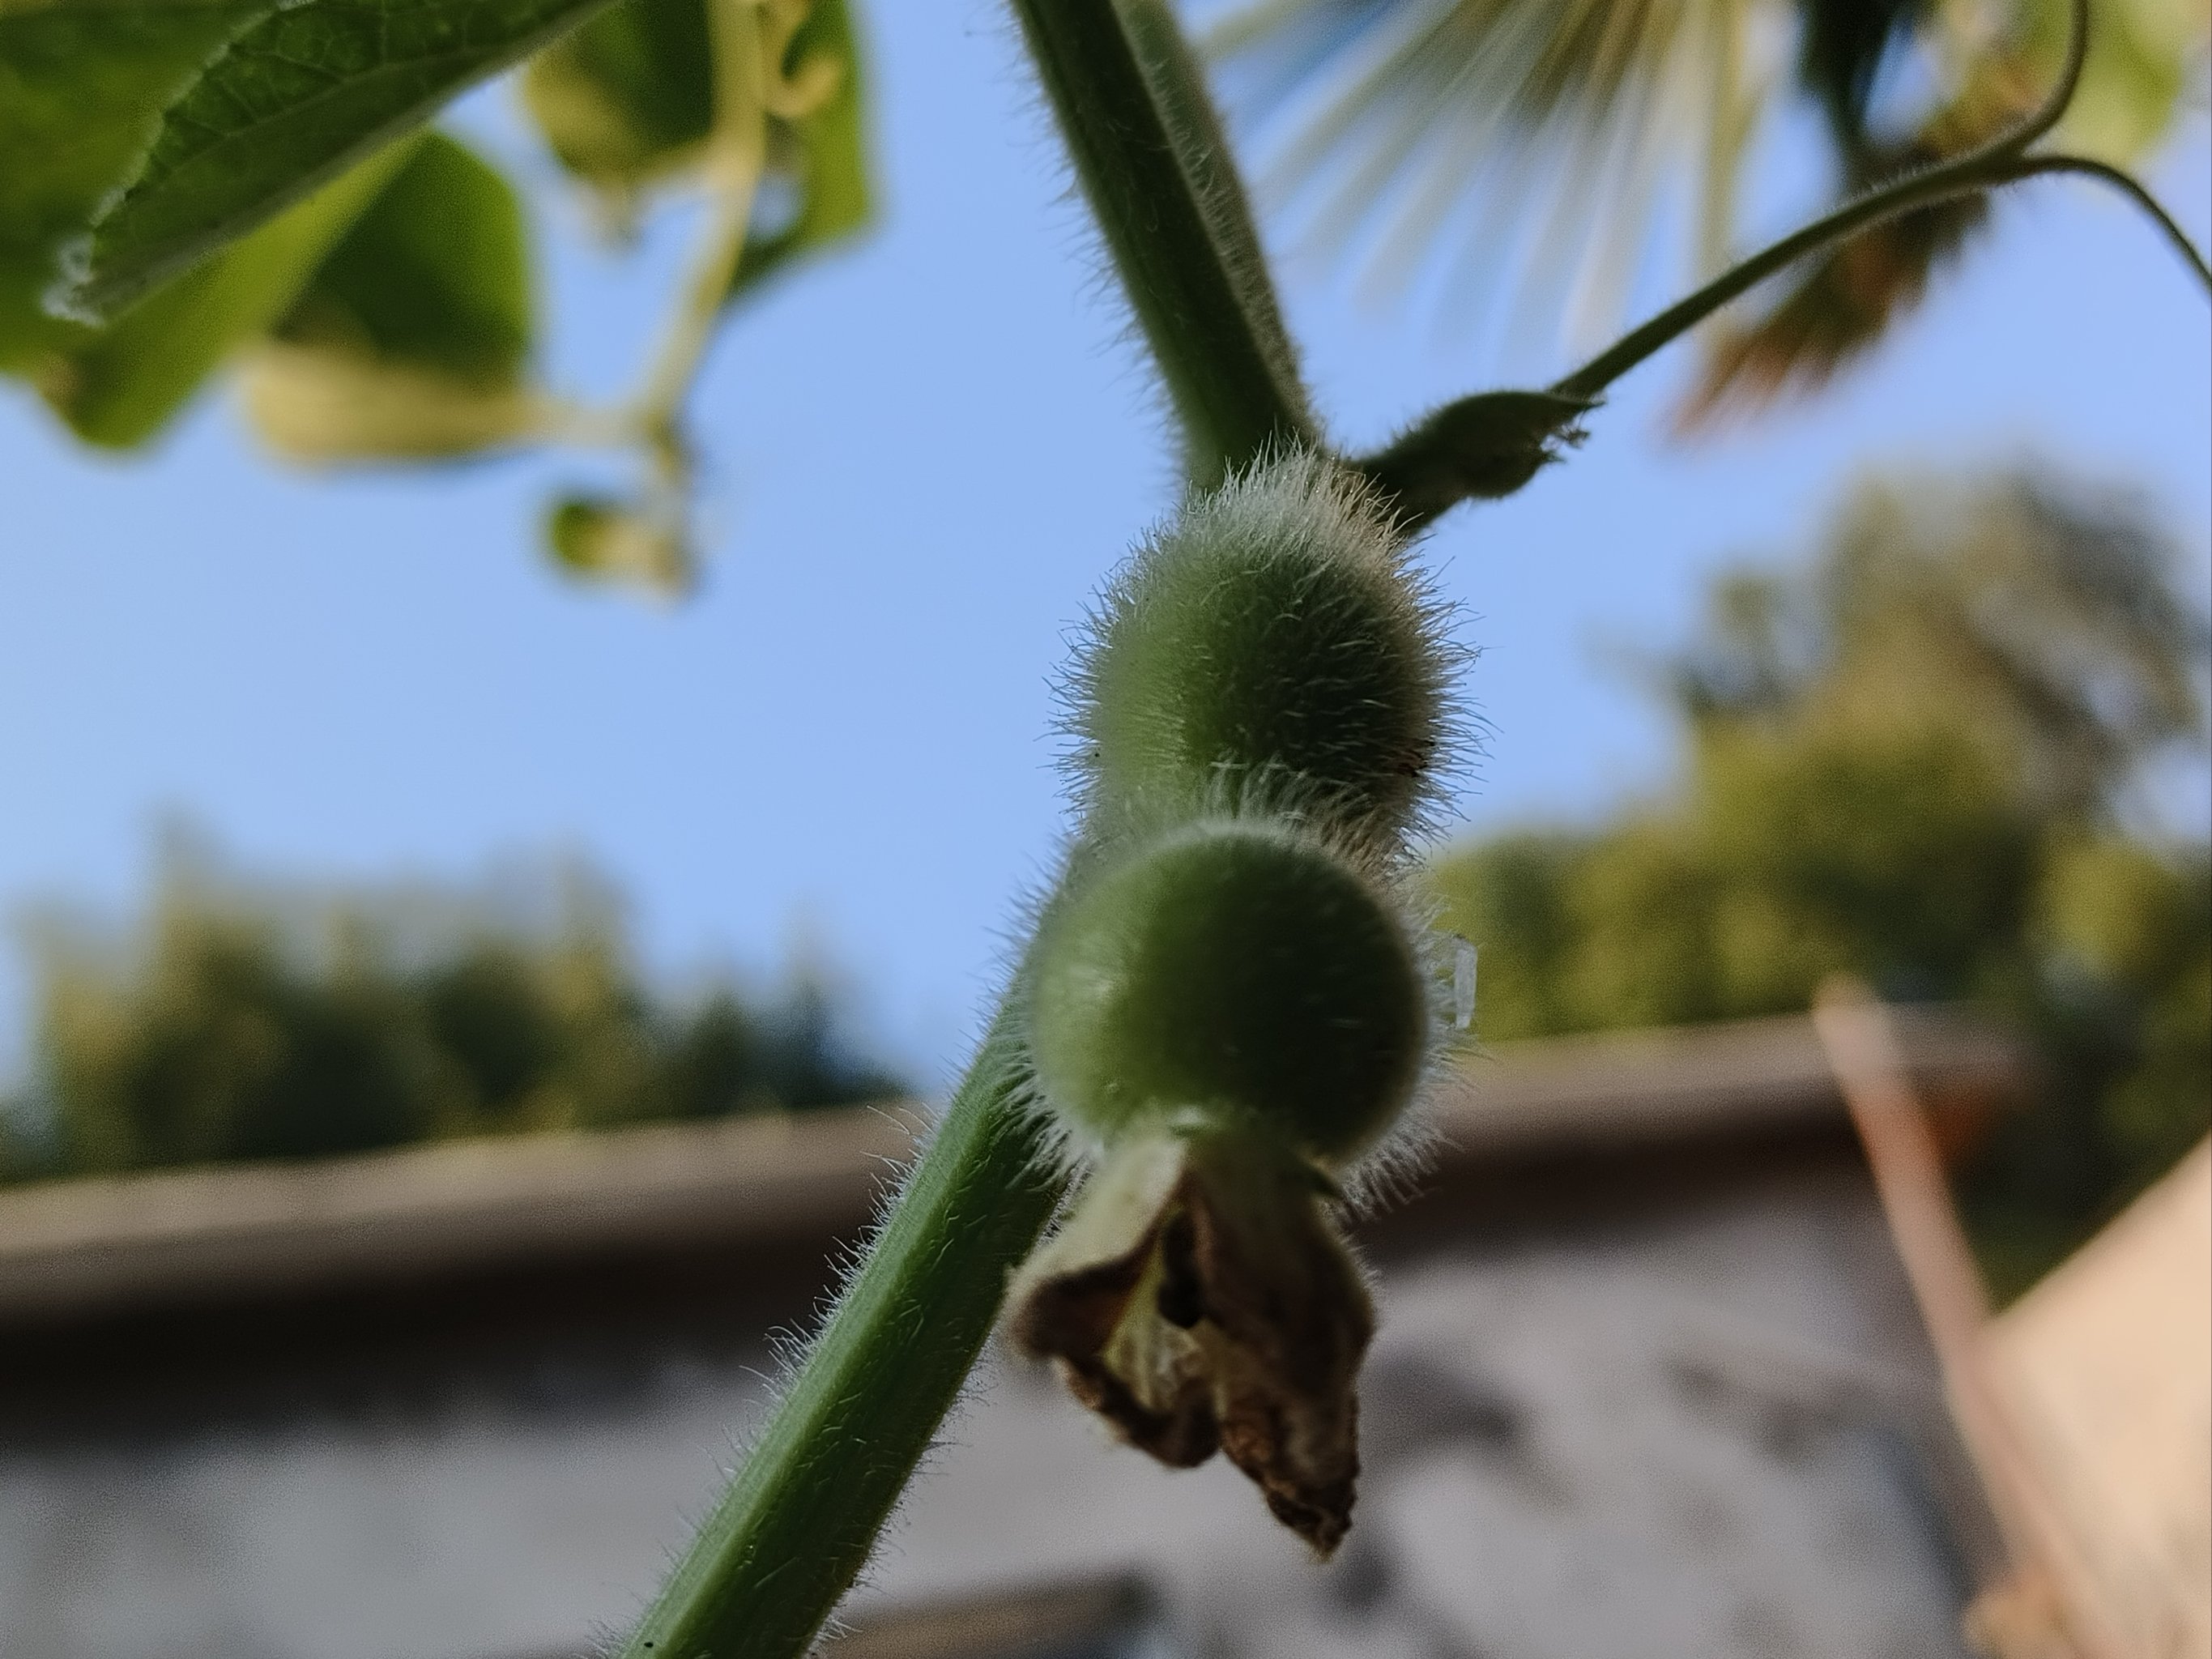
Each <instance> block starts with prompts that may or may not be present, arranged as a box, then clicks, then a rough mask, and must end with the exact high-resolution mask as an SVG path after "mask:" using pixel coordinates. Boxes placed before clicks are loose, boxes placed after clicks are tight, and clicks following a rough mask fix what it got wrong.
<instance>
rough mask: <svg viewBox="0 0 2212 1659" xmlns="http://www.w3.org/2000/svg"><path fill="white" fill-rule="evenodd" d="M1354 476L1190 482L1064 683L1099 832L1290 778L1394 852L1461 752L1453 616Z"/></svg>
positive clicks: (1314, 463)
mask: <svg viewBox="0 0 2212 1659" xmlns="http://www.w3.org/2000/svg"><path fill="white" fill-rule="evenodd" d="M1406 553H1407V544H1406V540H1405V538H1404V537H1403V536H1402V535H1401V533H1400V532H1399V531H1398V530H1397V529H1396V528H1395V525H1394V522H1393V520H1392V518H1391V516H1390V513H1389V510H1388V508H1387V506H1386V505H1385V503H1384V502H1383V500H1382V499H1381V498H1380V497H1379V496H1378V495H1376V492H1375V491H1374V489H1372V487H1371V486H1370V484H1369V483H1367V482H1366V481H1365V480H1364V479H1363V478H1362V477H1359V476H1358V475H1357V474H1355V473H1353V472H1352V471H1350V470H1349V469H1347V468H1346V467H1345V466H1344V465H1341V464H1340V463H1339V462H1336V461H1334V460H1333V459H1329V458H1328V457H1326V456H1323V455H1320V454H1316V453H1312V452H1310V451H1297V452H1293V453H1289V454H1286V455H1283V456H1279V457H1277V458H1275V459H1272V460H1269V461H1266V462H1263V463H1261V464H1260V465H1256V466H1255V467H1254V468H1252V469H1251V470H1250V471H1248V472H1245V473H1243V474H1241V475H1239V476H1237V477H1233V478H1231V480H1230V481H1229V482H1228V483H1226V484H1225V485H1223V486H1222V487H1221V488H1219V489H1213V490H1210V491H1207V492H1206V493H1204V494H1201V495H1194V496H1193V497H1192V498H1191V499H1190V500H1189V501H1187V502H1186V503H1185V504H1184V506H1183V507H1182V511H1181V512H1180V513H1178V514H1177V515H1176V518H1175V519H1174V520H1172V521H1171V522H1170V524H1169V525H1167V526H1165V527H1164V529H1162V530H1161V531H1159V532H1156V533H1155V534H1154V535H1153V536H1152V537H1151V538H1149V539H1148V540H1147V541H1146V543H1145V544H1143V545H1142V546H1140V547H1139V549H1138V550H1137V552H1136V553H1135V555H1134V556H1133V557H1132V558H1131V559H1130V561H1129V562H1128V563H1127V565H1126V566H1125V567H1124V568H1122V570H1121V572H1120V573H1119V574H1118V575H1117V576H1116V578H1115V580H1114V582H1113V584H1112V585H1111V586H1110V587H1109V589H1108V592H1107V593H1106V596H1105V598H1104V599H1103V602H1102V603H1101V605H1099V607H1098V609H1097V612H1096V613H1095V615H1094V616H1093V617H1092V619H1091V623H1092V626H1091V638H1090V641H1089V642H1088V644H1087V645H1086V646H1085V647H1084V649H1083V650H1082V651H1081V653H1080V655H1079V661H1078V665H1077V669H1076V672H1075V676H1074V680H1073V685H1072V687H1071V688H1070V695H1069V698H1068V701H1069V703H1070V720H1069V724H1070V726H1071V727H1072V729H1073V732H1074V735H1075V737H1076V738H1077V739H1078V746H1077V750H1076V752H1075V754H1074V756H1073V762H1074V765H1075V769H1076V770H1077V773H1078V775H1079V793H1080V795H1081V797H1082V800H1083V804H1084V805H1085V808H1086V811H1087V815H1088V817H1090V819H1091V822H1092V823H1093V824H1094V825H1096V824H1097V823H1101V822H1106V823H1110V822H1112V821H1113V820H1114V819H1115V817H1117V816H1118V815H1120V814H1121V813H1123V812H1126V811H1129V810H1130V809H1132V808H1137V809H1140V810H1143V811H1152V812H1159V811H1175V810H1176V809H1177V808H1181V809H1182V810H1184V811H1195V810H1199V809H1200V807H1202V806H1203V805H1204V804H1205V803H1206V802H1207V801H1209V800H1211V799H1217V798H1218V795H1219V793H1220V792H1221V790H1222V788H1223V787H1224V786H1225V785H1227V786H1229V787H1231V789H1232V790H1234V789H1237V788H1240V787H1244V786H1245V785H1247V784H1249V783H1257V784H1259V785H1261V786H1262V787H1265V786H1266V785H1267V783H1268V782H1269V781H1270V780H1280V779H1294V780H1296V781H1297V786H1298V787H1299V789H1300V790H1301V792H1302V793H1303V794H1304V796H1305V797H1306V799H1308V800H1309V801H1310V804H1311V806H1312V808H1313V810H1314V811H1317V812H1319V813H1320V814H1322V816H1323V817H1325V818H1326V819H1327V821H1328V823H1329V824H1330V825H1331V827H1332V828H1333V829H1334V831H1335V832H1336V833H1338V834H1339V835H1340V836H1342V837H1344V838H1346V839H1347V840H1349V841H1351V842H1355V843H1357V844H1358V846H1360V847H1361V848H1364V849H1366V850H1369V851H1372V852H1375V853H1378V854H1387V855H1393V856H1395V854H1396V853H1397V852H1398V851H1399V850H1400V849H1401V847H1402V844H1403V841H1404V838H1405V836H1407V833H1408V832H1409V831H1411V830H1412V829H1415V828H1417V827H1418V826H1419V821H1420V818H1421V816H1422V813H1423V811H1424V809H1425V807H1426V806H1427V805H1429V803H1430V801H1431V799H1432V796H1433V793H1434V789H1435V782H1436V778H1437V773H1438V771H1439V769H1440V768H1441V766H1442V764H1443V763H1444V762H1445V761H1447V760H1448V759H1449V756H1450V754H1451V752H1452V751H1453V750H1454V749H1455V747H1456V738H1457V734H1456V733H1455V731H1454V729H1453V726H1452V722H1451V720H1450V718H1449V685H1450V682H1451V678H1452V676H1453V673H1454V671H1455V668H1456V667H1457V665H1458V663H1457V656H1456V653H1455V652H1454V651H1453V649H1452V648H1451V647H1449V644H1448V643H1447V641H1446V639H1445V635H1444V629H1443V607H1442V606H1441V605H1438V604H1437V602H1436V601H1435V600H1434V599H1431V597H1430V595H1429V594H1428V593H1427V592H1426V591H1425V588H1424V587H1423V586H1422V585H1421V583H1420V582H1419V580H1418V579H1417V577H1416V576H1415V574H1413V571H1412V570H1411V568H1409V566H1408V563H1407V556H1406Z"/></svg>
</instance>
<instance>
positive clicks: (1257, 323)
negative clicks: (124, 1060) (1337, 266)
mask: <svg viewBox="0 0 2212 1659" xmlns="http://www.w3.org/2000/svg"><path fill="white" fill-rule="evenodd" d="M1012 3H1013V9H1014V12H1015V15H1017V16H1018V18H1019V19H1020V20H1021V25H1022V33H1023V35H1024V38H1025V39H1026V40H1027V41H1028V42H1029V47H1030V55H1031V56H1032V57H1033V58H1035V59H1036V66H1037V71H1038V74H1039V76H1040V77H1041V78H1042V81H1043V82H1044V88H1045V92H1046V94H1047V95H1048V97H1049V98H1050V99H1051V100H1052V106H1053V110H1054V113H1055V114H1056V115H1057V116H1058V118H1059V120H1060V130H1061V131H1062V132H1063V133H1064V134H1065V135H1066V139H1067V147H1068V149H1069V151H1070V153H1071V154H1072V155H1073V157H1074V161H1075V170H1076V175H1077V177H1078V178H1079V179H1081V180H1082V183H1083V189H1084V193H1085V195H1086V196H1087V197H1089V198H1090V201H1091V209H1092V210H1093V211H1094V212H1095V213H1096V214H1097V218H1098V223H1099V226H1100V228H1102V229H1103V231H1104V232H1105V235H1106V244H1107V246H1108V248H1109V251H1110V252H1112V254H1113V257H1114V263H1115V267H1116V268H1117V269H1118V270H1119V271H1120V273H1121V281H1122V284H1123V286H1124V287H1125V288H1126V289H1127V290H1128V295H1129V301H1130V303H1131V305H1132V306H1133V307H1134V308H1135V310H1136V313H1137V319H1138V321H1139V323H1140V324H1141V325H1142V326H1143V328H1144V331H1145V336H1146V340H1147V342H1148V343H1150V344H1151V346H1152V352H1153V355H1154V356H1156V357H1158V360H1159V363H1160V368H1161V371H1162V373H1163V374H1164V376H1165V377H1166V380H1167V385H1168V391H1169V393H1170V396H1171V397H1172V398H1173V399H1174V401H1175V406H1176V414H1177V415H1178V416H1180V417H1181V419H1182V426H1183V431H1184V436H1185V441H1186V443H1187V445H1188V458H1187V462H1188V472H1189V474H1190V477H1191V480H1192V482H1193V483H1200V484H1210V483H1218V482H1219V480H1220V479H1221V478H1222V477H1223V476H1224V475H1225V474H1226V473H1227V472H1229V471H1231V470H1233V469H1235V468H1237V467H1238V466H1242V465H1247V464H1249V462H1250V461H1252V460H1254V459H1256V458H1257V457H1259V456H1260V455H1261V454H1263V453H1267V451H1268V450H1270V449H1271V448H1273V447H1278V446H1279V445H1282V444H1284V443H1285V442H1292V441H1303V442H1306V443H1311V442H1312V441H1314V439H1315V428H1314V421H1313V416H1312V415H1311V413H1310V411H1309V410H1308V408H1307V404H1306V397H1305V392H1304V388H1303V386H1301V385H1300V384H1299V380H1298V375H1297V365H1296V363H1295V362H1294V359H1293V354H1292V351H1291V343H1290V337H1289V336H1288V334H1287V333H1286V332H1285V330H1284V328H1283V324H1282V318H1281V315H1280V313H1279V309H1278V307H1277V305H1276V302H1275V297H1274V292H1273V289H1272V287H1271V286H1270V285H1269V282H1268V277H1267V266H1266V263H1265V261H1264V259H1263V258H1262V257H1261V252H1260V243H1259V237H1258V234H1256V233H1255V231H1254V229H1253V228H1252V219H1251V213H1250V210H1249V208H1248V207H1247V206H1246V204H1245V200H1244V192H1243V186H1242V185H1240V184H1239V183H1238V181H1237V175H1236V173H1235V170H1234V168H1233V166H1232V164H1231V161H1230V159H1229V152H1228V148H1227V146H1226V144H1225V143H1224V142H1223V139H1222V137H1221V129H1220V123H1219V120H1218V117H1217V116H1216V115H1215V114H1214V112H1213V108H1212V104H1211V103H1210V101H1209V100H1207V98H1206V90H1205V87H1204V85H1203V83H1202V82H1201V81H1200V77H1199V72H1198V68H1197V65H1196V63H1195V61H1194V58H1192V55H1191V52H1190V48H1189V46H1188V43H1187V42H1186V41H1185V40H1183V37H1182V32H1181V30H1180V29H1179V27H1177V25H1176V21H1175V19H1174V17H1173V15H1171V14H1170V12H1169V11H1168V10H1167V9H1166V8H1165V6H1164V5H1163V4H1162V3H1160V0H1012Z"/></svg>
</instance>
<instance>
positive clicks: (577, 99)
mask: <svg viewBox="0 0 2212 1659" xmlns="http://www.w3.org/2000/svg"><path fill="white" fill-rule="evenodd" d="M522 98H523V102H524V103H525V105H526V106H528V108H529V111H530V113H531V114H532V117H533V118H535V119H536V120H537V122H538V128H539V130H540V131H543V132H544V135H545V141H546V143H549V144H550V145H551V146H552V149H553V153H554V155H556V156H558V157H559V158H560V161H561V165H562V166H563V167H567V168H568V171H569V172H571V173H574V174H575V175H576V177H578V178H579V179H584V180H585V181H586V182H587V183H589V184H591V185H594V186H596V187H597V188H599V189H600V190H602V191H606V192H607V193H608V194H610V195H611V196H613V197H617V199H620V198H623V197H627V196H628V195H629V194H630V192H632V191H634V190H635V188H636V187H637V186H638V185H641V184H644V183H646V182H647V181H649V180H651V179H655V178H658V177H660V176H662V175H665V173H669V172H671V171H673V170H675V169H676V168H678V167H682V166H683V165H684V163H685V162H687V161H690V159H691V158H692V156H694V155H696V154H697V152H698V150H699V148H700V146H701V145H702V144H703V143H705V142H706V140H707V137H708V134H709V133H711V132H712V131H714V57H713V42H712V40H711V39H710V38H709V33H708V27H707V5H706V0H622V3H620V4H619V5H616V6H614V7H611V9H608V10H606V11H603V12H601V13H600V14H599V15H598V16H597V17H594V18H593V19H592V21H590V22H588V23H586V24H585V25H584V27H581V28H580V29H578V30H576V31H575V33H573V34H569V35H567V36H565V37H563V38H562V39H561V40H556V41H555V42H554V43H553V44H552V45H551V46H548V47H547V48H546V49H545V50H544V52H539V53H538V56H537V57H535V58H532V59H531V61H530V67H529V68H528V69H527V70H525V71H524V73H523V77H522Z"/></svg>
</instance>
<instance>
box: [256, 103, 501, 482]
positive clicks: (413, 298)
mask: <svg viewBox="0 0 2212 1659" xmlns="http://www.w3.org/2000/svg"><path fill="white" fill-rule="evenodd" d="M532 311H533V307H532V296H531V283H530V247H529V239H528V230H527V227H526V224H525V223H524V220H523V213H522V204H521V203H520V201H519V200H518V199H517V197H516V196H515V193H514V191H513V189H512V187H510V186H509V185H508V184H507V180H506V179H503V178H501V176H500V175H499V173H497V172H496V171H495V170H494V169H493V168H492V167H489V165H487V164H486V163H485V162H484V161H482V160H481V159H479V158H478V157H477V156H476V155H473V154H472V153H471V151H469V150H468V149H466V148H465V147H464V146H463V145H461V144H460V143H458V142H456V141H455V140H453V139H452V138H449V137H446V136H445V135H443V134H442V133H431V134H429V135H428V136H427V137H424V138H423V139H422V141H421V142H420V143H417V144H416V145H415V146H414V147H413V149H412V151H411V153H410V155H408V157H407V160H406V163H405V165H404V166H403V167H401V168H400V169H399V170H398V172H397V173H394V174H393V175H392V180H391V182H390V183H388V184H387V185H385V186H384V189H383V191H381V192H380V194H379V195H378V197H376V199H375V200H374V202H372V203H371V204H369V205H368V209H367V210H366V211H364V212H363V213H362V216H360V217H359V218H358V219H357V220H356V221H355V222H354V224H353V226H352V228H350V229H349V230H348V231H347V232H346V234H345V236H344V238H343V240H341V241H339V243H338V244H337V246H336V247H334V248H333V249H331V252H330V255H329V257H328V258H325V260H324V261H323V263H322V264H321V266H320V267H319V269H318V270H316V271H315V273H314V276H313V280H312V281H310V282H309V283H308V284H307V289H306V290H305V291H304V292H302V293H301V295H300V297H299V299H298V300H297V301H296V302H295V303H294V305H293V306H292V307H291V309H290V310H289V312H288V313H286V314H285V316H284V317H283V319H282V320H281V321H279V322H278V323H277V325H276V327H275V329H274V330H273V331H271V336H270V339H271V344H270V347H269V349H266V350H264V351H263V352H262V353H260V354H259V355H258V356H257V357H256V359H255V361H254V362H253V363H252V367H251V368H250V369H249V371H248V374H247V377H246V408H247V410H248V412H249V413H250V414H251V416H252V418H253V421H254V423H255V425H256V426H257V427H258V428H259V430H260V432H261V435H262V436H263V437H264V438H265V439H266V440H267V441H269V443H270V445H271V446H272V447H275V448H276V449H277V450H279V451H281V452H282V453H285V454H288V455H291V456H293V457H295V459H304V460H318V461H331V460H348V459H388V458H397V457H425V456H440V455H453V454H460V453H467V452H469V451H471V450H477V449H483V448H485V447H489V446H491V445H495V444H498V443H501V442H503V441H509V440H512V439H513V438H514V437H516V436H517V435H520V433H522V432H523V431H525V430H527V429H528V428H530V427H531V426H532V425H533V424H534V422H535V417H536V414H537V410H538V403H537V399H536V398H535V396H534V394H532V392H529V391H528V390H526V387H525V386H524V380H525V371H526V368H527V366H528V362H529V356H530V346H531V335H532Z"/></svg>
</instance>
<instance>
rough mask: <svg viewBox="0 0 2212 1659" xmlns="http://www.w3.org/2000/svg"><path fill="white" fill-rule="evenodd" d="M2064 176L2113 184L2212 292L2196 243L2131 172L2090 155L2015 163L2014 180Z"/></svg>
mask: <svg viewBox="0 0 2212 1659" xmlns="http://www.w3.org/2000/svg"><path fill="white" fill-rule="evenodd" d="M2064 173H2071V174H2073V175H2074V176H2075V177H2076V178H2081V179H2093V180H2094V181H2095V182H2097V183H2099V184H2103V185H2111V186H2112V188H2113V189H2114V190H2117V191H2119V192H2120V193H2121V194H2122V195H2123V196H2124V197H2127V198H2128V200H2129V201H2130V202H2132V203H2134V204H2135V205H2136V207H2138V208H2140V209H2142V211H2143V213H2144V214H2145V215H2146V216H2148V218H2149V220H2150V222H2151V223H2153V224H2154V225H2155V226H2157V227H2158V231H2159V234H2160V235H2161V236H2163V237H2165V238H2166V241H2167V242H2168V243H2169V244H2171V245H2172V248H2173V250H2174V252H2177V253H2179V255H2180V256H2181V257H2182V258H2184V259H2185V260H2187V261H2188V263H2189V268H2190V269H2191V270H2193V271H2195V272H2196V273H2197V281H2198V282H2200V283H2203V284H2204V286H2205V289H2207V290H2208V291H2212V264H2206V263H2205V259H2204V256H2203V254H2202V253H2199V252H2197V244H2196V243H2194V242H2192V241H2191V240H2189V233H2188V232H2187V231H2185V230H2184V229H2182V228H2181V227H2180V226H2179V225H2178V224H2176V223H2175V222H2174V219H2173V216H2172V214H2170V213H2168V212H2167V211H2166V210H2165V208H2163V207H2161V206H2160V204H2159V200H2158V197H2155V196H2154V195H2152V194H2151V193H2150V191H2148V190H2146V189H2145V188H2144V187H2143V185H2142V181H2141V180H2140V179H2136V177H2135V176H2134V175H2133V174H2132V173H2128V172H2126V171H2125V170H2124V169H2123V168H2120V167H2114V166H2112V163H2111V162H2109V161H2097V160H2095V159H2093V157H2090V156H2087V155H2024V156H2022V157H2021V159H2020V160H2019V161H2016V162H2015V163H2014V164H2013V171H2012V177H2013V178H2015V179H2033V178H2038V177H2040V176H2043V175H2045V174H2064Z"/></svg>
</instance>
